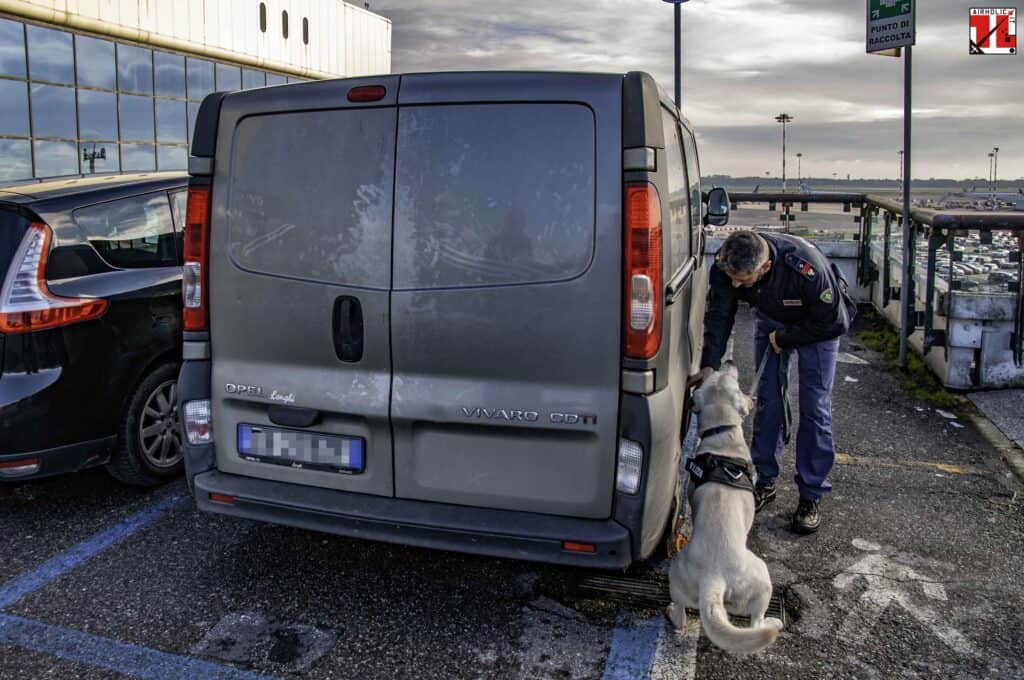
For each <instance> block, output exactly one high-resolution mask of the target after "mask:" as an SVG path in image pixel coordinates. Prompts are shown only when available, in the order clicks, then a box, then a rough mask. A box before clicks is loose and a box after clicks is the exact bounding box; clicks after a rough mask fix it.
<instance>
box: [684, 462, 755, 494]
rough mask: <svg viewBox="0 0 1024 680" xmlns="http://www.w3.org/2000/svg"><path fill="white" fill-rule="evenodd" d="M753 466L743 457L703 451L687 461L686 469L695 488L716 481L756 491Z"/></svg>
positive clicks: (736, 487) (751, 491)
mask: <svg viewBox="0 0 1024 680" xmlns="http://www.w3.org/2000/svg"><path fill="white" fill-rule="evenodd" d="M751 468H752V465H751V464H750V463H749V462H748V461H746V460H744V459H742V458H730V457H728V456H717V455H715V454H713V453H702V454H700V455H699V456H694V457H693V458H690V459H689V460H687V461H686V471H687V472H688V473H689V475H690V480H691V481H692V482H693V488H694V489H696V488H698V487H699V486H700V485H701V484H705V483H707V482H716V483H718V484H724V485H726V486H731V487H733V488H734V489H740V490H742V491H749V492H750V493H754V473H753V471H752V469H751Z"/></svg>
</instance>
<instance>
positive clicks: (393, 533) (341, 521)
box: [194, 470, 633, 569]
mask: <svg viewBox="0 0 1024 680" xmlns="http://www.w3.org/2000/svg"><path fill="white" fill-rule="evenodd" d="M194 485H195V486H194V491H195V497H196V505H197V506H198V507H199V509H200V510H204V511H206V512H215V513H219V514H223V515H230V516H233V517H243V518H246V519H254V520H260V521H265V522H273V523H276V524H285V525H288V526H294V527H299V528H302V529H312V530H314V531H323V532H327V533H331V534H339V535H341V536H351V537H353V538H362V539H367V540H374V541H387V542H391V543H400V544H403V545H412V546H417V547H422V548H436V549H440V550H455V551H459V552H467V553H475V554H479V555H490V556H494V557H506V558H511V559H517V560H532V561H536V562H547V563H551V564H564V565H571V566H576V567H592V568H596V569H622V568H625V567H627V566H628V565H629V564H630V563H631V562H632V561H633V557H632V553H631V549H630V533H629V530H628V529H626V528H625V527H624V526H622V525H621V524H619V523H618V522H616V521H614V520H611V519H608V520H586V519H573V518H571V517H557V516H552V515H539V514H534V513H527V512H513V511H508V510H491V509H487V508H472V507H466V506H461V505H448V504H444V503H428V502H423V501H413V500H405V499H400V498H386V497H383V496H370V495H367V494H357V493H350V492H344V491H336V490H333V489H319V488H312V487H308V486H298V485H294V484H286V483H284V482H274V481H269V480H263V479H255V478H252V477H243V476H241V475H229V474H225V473H222V472H218V471H216V470H213V471H208V472H203V473H200V474H198V475H196V476H195V479H194ZM210 494H224V495H227V496H232V497H234V501H233V502H232V503H230V504H227V503H223V502H215V501H211V500H210ZM563 541H575V542H578V543H589V544H592V545H594V546H595V549H596V550H595V552H594V553H592V554H584V553H575V552H568V551H565V550H563V549H562V542H563Z"/></svg>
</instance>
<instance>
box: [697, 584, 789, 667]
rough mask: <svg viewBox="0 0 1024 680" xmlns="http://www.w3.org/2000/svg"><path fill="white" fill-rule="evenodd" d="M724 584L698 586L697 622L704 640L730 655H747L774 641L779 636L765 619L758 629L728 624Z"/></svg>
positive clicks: (773, 626) (771, 623)
mask: <svg viewBox="0 0 1024 680" xmlns="http://www.w3.org/2000/svg"><path fill="white" fill-rule="evenodd" d="M724 598H725V584H723V583H722V582H721V581H720V580H718V579H714V580H708V581H702V582H701V584H700V622H701V625H702V626H703V627H704V633H705V634H706V635H707V636H708V639H709V640H711V641H712V642H713V643H715V644H716V645H717V646H718V647H720V648H722V649H724V650H725V651H727V652H729V653H730V654H750V653H752V652H756V651H759V650H762V649H764V648H765V647H767V646H768V645H770V644H772V643H773V642H775V638H776V637H778V635H779V629H778V624H777V622H776V620H774V619H766V620H765V622H764V625H762V626H760V627H758V628H739V627H737V626H734V625H732V622H730V621H729V615H728V613H726V611H725V601H724Z"/></svg>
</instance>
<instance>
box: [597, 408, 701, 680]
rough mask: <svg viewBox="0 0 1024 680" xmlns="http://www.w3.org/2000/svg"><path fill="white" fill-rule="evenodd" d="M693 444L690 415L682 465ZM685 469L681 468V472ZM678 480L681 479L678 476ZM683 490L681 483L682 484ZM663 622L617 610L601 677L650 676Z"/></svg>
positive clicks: (628, 678) (620, 679)
mask: <svg viewBox="0 0 1024 680" xmlns="http://www.w3.org/2000/svg"><path fill="white" fill-rule="evenodd" d="M696 445H697V418H696V416H693V415H691V416H690V427H689V430H688V431H687V433H686V438H685V439H684V440H683V455H682V459H681V460H680V461H679V465H680V466H682V465H683V464H684V463H685V461H686V459H687V457H689V456H691V455H693V450H694V448H695V447H696ZM685 474H686V471H685V470H682V471H681V475H685ZM680 484H684V480H683V478H682V477H680ZM683 490H684V491H685V486H684V488H683ZM684 502H685V501H684ZM664 625H665V623H664V620H663V617H661V616H655V617H653V618H650V619H644V620H639V621H631V620H630V618H629V617H628V615H627V614H625V613H622V614H619V618H618V620H617V621H616V623H615V630H614V631H612V645H611V649H610V650H609V652H608V658H607V659H606V660H605V664H604V674H603V675H602V679H603V680H633V679H634V678H646V677H649V676H650V673H651V666H652V665H653V664H654V655H655V653H656V652H657V650H658V635H659V634H660V633H661V629H662V627H663V626H664Z"/></svg>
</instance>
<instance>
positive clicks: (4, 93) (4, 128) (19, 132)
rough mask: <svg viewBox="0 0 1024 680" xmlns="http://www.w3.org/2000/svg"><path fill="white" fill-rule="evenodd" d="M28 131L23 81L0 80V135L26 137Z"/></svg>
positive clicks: (26, 102) (26, 93)
mask: <svg viewBox="0 0 1024 680" xmlns="http://www.w3.org/2000/svg"><path fill="white" fill-rule="evenodd" d="M28 131H29V127H28V88H26V87H25V81H24V80H0V135H4V136H7V135H10V136H12V137H28ZM2 176H3V175H2V174H0V177H2Z"/></svg>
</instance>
